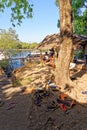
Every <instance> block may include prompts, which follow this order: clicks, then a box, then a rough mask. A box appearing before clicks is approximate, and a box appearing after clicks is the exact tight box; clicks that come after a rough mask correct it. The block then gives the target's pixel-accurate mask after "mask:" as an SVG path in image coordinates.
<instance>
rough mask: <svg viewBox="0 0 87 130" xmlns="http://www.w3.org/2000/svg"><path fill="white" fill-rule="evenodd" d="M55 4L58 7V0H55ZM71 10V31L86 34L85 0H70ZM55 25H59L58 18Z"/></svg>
mask: <svg viewBox="0 0 87 130" xmlns="http://www.w3.org/2000/svg"><path fill="white" fill-rule="evenodd" d="M55 4H56V6H57V7H58V6H59V0H55ZM72 10H73V29H74V30H73V32H74V33H76V34H83V35H87V0H72ZM57 27H60V20H58V24H57Z"/></svg>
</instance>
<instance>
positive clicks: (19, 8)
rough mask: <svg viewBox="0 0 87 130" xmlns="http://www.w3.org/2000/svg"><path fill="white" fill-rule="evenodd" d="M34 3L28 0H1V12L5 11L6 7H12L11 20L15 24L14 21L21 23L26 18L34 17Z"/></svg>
mask: <svg viewBox="0 0 87 130" xmlns="http://www.w3.org/2000/svg"><path fill="white" fill-rule="evenodd" d="M32 7H33V4H30V2H29V1H28V0H1V1H0V12H2V13H3V12H4V11H5V8H10V9H11V22H12V25H13V26H15V24H14V21H17V24H18V25H20V24H21V23H22V20H23V19H25V18H32V12H33V9H32Z"/></svg>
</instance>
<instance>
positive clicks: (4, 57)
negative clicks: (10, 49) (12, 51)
mask: <svg viewBox="0 0 87 130" xmlns="http://www.w3.org/2000/svg"><path fill="white" fill-rule="evenodd" d="M4 59H8V56H5V55H4V53H3V52H0V60H4Z"/></svg>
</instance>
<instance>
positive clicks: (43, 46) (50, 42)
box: [36, 33, 87, 61]
mask: <svg viewBox="0 0 87 130" xmlns="http://www.w3.org/2000/svg"><path fill="white" fill-rule="evenodd" d="M72 39H73V48H74V50H79V49H83V51H84V54H87V37H86V36H81V35H77V34H73V36H72ZM60 45H61V43H60V34H59V33H58V34H51V35H47V36H46V37H45V38H44V39H43V41H42V42H41V43H40V44H39V45H38V46H37V47H36V49H39V50H40V57H41V59H42V50H49V49H51V48H57V50H59V49H60ZM73 53H74V51H73V52H72V57H73ZM72 59H73V58H72ZM41 61H42V60H41Z"/></svg>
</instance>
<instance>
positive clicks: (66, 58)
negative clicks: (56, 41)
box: [55, 0, 73, 89]
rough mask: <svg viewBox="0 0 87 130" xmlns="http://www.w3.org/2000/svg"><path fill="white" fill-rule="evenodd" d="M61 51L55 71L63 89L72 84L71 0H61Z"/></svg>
mask: <svg viewBox="0 0 87 130" xmlns="http://www.w3.org/2000/svg"><path fill="white" fill-rule="evenodd" d="M59 8H60V43H61V46H60V51H59V55H58V60H57V63H56V70H55V82H56V85H59V86H60V87H61V88H62V89H64V88H65V87H68V86H69V85H70V84H71V83H72V82H71V80H70V75H69V66H70V61H71V55H72V49H73V46H72V44H73V43H72V33H73V28H72V9H71V0H60V2H59Z"/></svg>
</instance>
